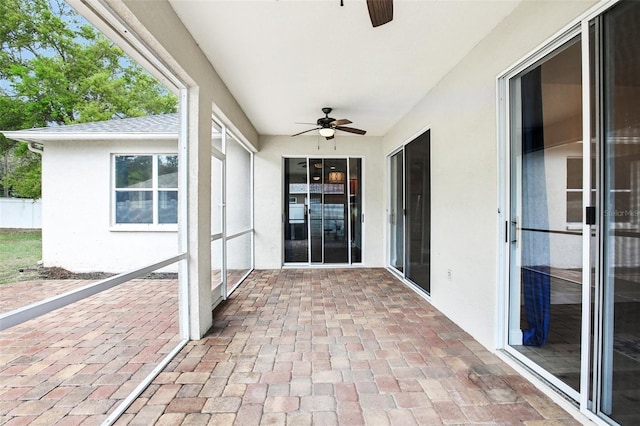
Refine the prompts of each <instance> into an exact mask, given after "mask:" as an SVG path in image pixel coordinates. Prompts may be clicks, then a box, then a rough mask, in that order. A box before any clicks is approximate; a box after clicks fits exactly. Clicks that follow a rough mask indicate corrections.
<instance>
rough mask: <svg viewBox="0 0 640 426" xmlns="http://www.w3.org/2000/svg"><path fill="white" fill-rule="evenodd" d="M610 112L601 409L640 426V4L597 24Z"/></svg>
mask: <svg viewBox="0 0 640 426" xmlns="http://www.w3.org/2000/svg"><path fill="white" fill-rule="evenodd" d="M594 26H595V28H596V29H597V30H599V31H596V33H595V37H594V44H595V45H596V46H597V47H598V48H597V49H596V50H595V53H594V58H593V60H594V61H595V62H596V63H598V64H600V67H601V70H602V79H601V80H600V81H598V83H599V85H600V95H601V99H602V109H601V111H599V114H598V118H599V124H600V126H599V127H600V128H601V133H600V135H599V137H600V139H601V143H602V149H601V152H602V162H601V167H602V205H603V211H602V254H603V256H602V271H603V282H602V290H601V292H602V312H601V316H602V321H601V322H602V340H601V345H602V346H601V348H600V351H601V357H602V359H601V379H600V387H601V392H600V402H601V403H600V409H601V410H602V412H603V413H604V414H606V415H608V416H610V417H611V418H613V419H614V420H615V421H617V422H618V423H621V424H639V423H640V405H639V404H638V401H640V3H638V2H621V3H620V4H619V5H617V6H616V7H614V8H612V9H611V10H609V11H607V12H606V13H604V14H603V15H602V16H601V17H599V18H598V19H597V20H595V21H594Z"/></svg>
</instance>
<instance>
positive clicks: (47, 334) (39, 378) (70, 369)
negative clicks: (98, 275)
mask: <svg viewBox="0 0 640 426" xmlns="http://www.w3.org/2000/svg"><path fill="white" fill-rule="evenodd" d="M88 283H89V282H81V281H68V282H66V281H46V282H40V281H38V282H33V283H26V282H25V283H16V284H15V285H14V284H9V285H7V286H6V287H5V286H3V287H2V294H1V295H2V298H3V299H5V296H6V300H5V302H6V303H4V304H3V310H5V311H8V310H10V309H15V308H16V307H19V306H20V304H19V302H20V301H22V303H21V305H26V304H29V303H32V302H34V301H36V300H38V299H43V298H46V297H51V296H53V295H55V294H59V293H61V292H64V291H68V290H70V289H72V288H76V287H79V286H82V285H86V284H88ZM30 289H32V290H33V291H30ZM177 299H178V297H177V283H176V281H175V280H134V281H131V282H129V283H126V284H123V285H121V286H119V287H116V288H114V289H111V290H107V291H105V292H102V293H99V294H97V295H95V296H92V297H90V298H87V299H85V300H83V301H80V302H77V303H74V304H73V305H70V306H67V307H65V308H62V309H59V310H57V311H54V312H51V313H49V314H46V315H43V316H41V317H38V318H36V319H34V320H31V321H27V322H25V323H23V324H20V325H17V326H15V327H12V328H9V329H7V330H4V331H2V332H0V424H6V425H18V424H20V425H22V424H34V425H36V424H40V425H53V424H65V425H72V424H83V425H99V424H100V423H101V422H102V421H103V420H104V419H105V418H106V417H107V415H108V413H109V412H111V411H112V410H114V409H115V407H117V406H118V404H119V403H120V402H121V401H122V400H123V399H124V398H126V397H127V396H128V395H129V394H130V393H131V391H132V390H133V389H134V388H135V387H136V386H137V385H138V384H139V383H140V382H141V381H142V380H143V379H144V378H145V377H146V376H147V375H148V374H149V373H150V372H151V370H153V368H154V367H155V366H156V365H157V364H158V362H159V361H160V360H161V359H162V358H164V357H165V356H166V354H167V353H168V352H169V351H170V350H171V349H172V348H174V347H175V346H176V344H177V342H178V340H179V339H178V322H177V307H178V304H177ZM16 304H18V306H15V305H16Z"/></svg>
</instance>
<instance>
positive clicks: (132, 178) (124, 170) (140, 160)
mask: <svg viewBox="0 0 640 426" xmlns="http://www.w3.org/2000/svg"><path fill="white" fill-rule="evenodd" d="M152 158H153V157H152V156H151V155H118V156H116V188H151V187H152V183H153V182H152V169H153V168H152Z"/></svg>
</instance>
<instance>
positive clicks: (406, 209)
mask: <svg viewBox="0 0 640 426" xmlns="http://www.w3.org/2000/svg"><path fill="white" fill-rule="evenodd" d="M389 170H390V178H391V179H390V182H391V187H390V192H389V193H390V200H389V265H390V266H391V267H392V268H394V269H395V270H396V271H398V272H399V273H401V274H402V275H403V276H404V278H406V279H408V280H409V281H411V282H412V283H414V284H416V285H417V286H419V287H420V288H422V289H423V290H424V291H425V292H427V293H429V292H430V291H431V279H430V274H431V139H430V131H428V130H427V131H426V132H424V133H423V134H421V135H420V136H418V137H417V138H415V139H414V140H412V141H411V142H409V143H408V144H407V145H405V146H404V147H403V149H401V150H400V151H398V152H396V153H395V154H393V155H392V156H391V157H390V166H389Z"/></svg>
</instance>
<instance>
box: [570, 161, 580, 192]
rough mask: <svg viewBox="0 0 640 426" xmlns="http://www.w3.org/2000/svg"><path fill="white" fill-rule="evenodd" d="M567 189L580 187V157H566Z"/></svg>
mask: <svg viewBox="0 0 640 426" xmlns="http://www.w3.org/2000/svg"><path fill="white" fill-rule="evenodd" d="M567 189H582V158H567Z"/></svg>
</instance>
